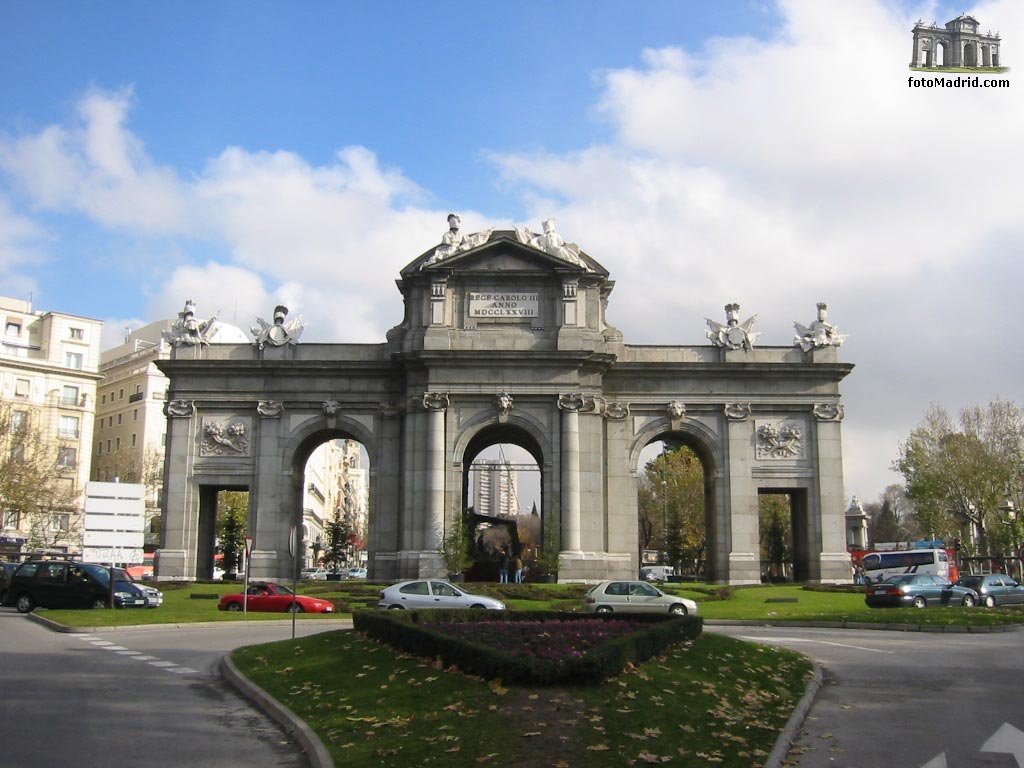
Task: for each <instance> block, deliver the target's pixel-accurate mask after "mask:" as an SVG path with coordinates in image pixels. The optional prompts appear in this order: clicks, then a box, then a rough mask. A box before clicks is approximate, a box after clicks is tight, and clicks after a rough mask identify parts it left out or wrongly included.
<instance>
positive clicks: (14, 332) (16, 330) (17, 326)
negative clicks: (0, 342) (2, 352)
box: [4, 317, 21, 338]
mask: <svg viewBox="0 0 1024 768" xmlns="http://www.w3.org/2000/svg"><path fill="white" fill-rule="evenodd" d="M4 336H13V337H14V338H18V337H19V336H21V320H18V319H17V318H13V317H8V318H7V323H6V325H4Z"/></svg>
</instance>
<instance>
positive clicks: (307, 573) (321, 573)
mask: <svg viewBox="0 0 1024 768" xmlns="http://www.w3.org/2000/svg"><path fill="white" fill-rule="evenodd" d="M300 576H301V577H302V578H303V579H313V580H315V581H327V569H326V568H303V569H302V573H301V574H300Z"/></svg>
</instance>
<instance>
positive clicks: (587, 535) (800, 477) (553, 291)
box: [157, 216, 852, 584]
mask: <svg viewBox="0 0 1024 768" xmlns="http://www.w3.org/2000/svg"><path fill="white" fill-rule="evenodd" d="M449 223H450V230H449V232H447V233H445V235H444V238H443V239H442V242H441V244H440V245H439V246H436V247H434V248H431V249H430V250H429V251H427V252H426V253H424V254H422V255H421V256H419V257H418V258H417V259H415V260H413V261H412V262H411V263H410V264H409V265H408V266H406V267H405V268H404V269H403V270H402V271H401V275H400V279H399V280H398V287H399V289H400V291H401V293H402V297H403V299H404V303H405V315H404V319H403V320H402V322H401V324H400V325H398V326H396V327H395V328H393V329H392V330H391V331H390V332H389V333H388V334H387V340H386V341H385V342H383V343H378V344H314V343H298V336H299V334H300V333H301V328H300V327H297V326H296V325H295V323H294V322H293V323H290V324H289V323H286V322H285V317H286V315H287V311H286V310H284V308H283V307H282V308H278V311H277V312H276V313H275V320H274V323H273V324H271V323H266V322H263V321H260V326H261V327H258V328H253V335H254V336H255V340H254V341H253V343H251V344H217V343H214V344H208V343H206V341H207V339H206V338H205V336H204V334H207V333H208V332H209V330H210V329H209V328H206V329H204V328H202V327H197V325H196V324H195V322H194V321H193V320H192V318H191V317H190V316H189V317H183V318H180V319H179V323H178V324H177V325H176V328H175V329H172V331H171V333H170V337H171V338H172V341H173V342H174V353H173V355H172V357H171V358H170V359H168V360H166V361H162V362H161V363H160V367H161V368H162V369H163V371H164V372H165V373H166V374H167V375H168V376H169V377H170V381H171V384H170V389H169V394H168V402H167V406H166V410H167V417H168V432H167V435H168V445H167V456H168V460H167V465H166V475H165V501H164V513H163V530H162V536H163V539H162V548H161V549H160V550H159V553H158V565H157V567H158V573H159V576H160V578H165V579H193V578H197V577H202V576H205V575H207V574H208V568H209V564H210V563H211V562H212V554H213V550H212V547H213V526H214V523H215V507H216V495H217V492H218V491H219V490H222V489H243V490H248V491H249V492H250V509H249V521H248V522H249V528H248V529H249V532H250V534H251V535H252V536H253V538H254V546H253V552H252V559H251V570H250V572H251V575H252V576H253V577H264V578H282V577H285V576H287V575H290V574H291V572H292V568H293V562H294V560H293V558H292V555H291V554H290V550H291V549H293V548H294V546H295V544H294V542H292V541H290V538H291V531H292V530H293V529H294V528H296V527H298V528H299V530H301V515H302V510H301V506H302V499H301V495H302V482H303V477H302V471H303V466H304V463H305V461H306V459H307V457H308V456H309V454H310V452H311V451H312V450H313V448H315V447H316V445H318V444H320V443H322V442H323V441H324V440H327V439H331V438H350V439H354V440H358V441H359V442H360V443H362V444H363V446H365V448H366V451H367V453H368V455H369V465H370V476H369V489H370V507H371V514H370V524H369V540H368V549H369V558H370V559H369V570H370V577H371V578H374V579H396V578H404V577H416V576H424V575H443V573H444V571H445V568H444V562H443V558H442V552H441V550H442V546H443V542H444V540H445V536H446V532H448V531H449V530H450V529H451V528H452V526H453V525H455V524H456V521H458V520H460V519H461V518H460V517H459V516H460V515H461V514H462V512H463V505H464V504H465V499H466V495H465V489H464V484H465V483H466V478H467V472H466V471H465V470H466V467H465V466H464V462H465V461H467V457H472V456H473V455H475V453H476V452H477V449H478V447H479V446H480V445H481V444H483V443H484V442H487V441H490V442H494V441H495V440H503V441H507V442H514V443H516V444H518V445H521V446H523V447H524V448H526V449H527V450H528V451H529V452H530V453H531V454H532V455H533V457H534V459H535V460H536V462H537V466H538V468H539V469H540V477H541V498H542V500H543V501H542V504H543V507H544V509H543V510H542V513H543V514H542V518H543V523H542V525H543V526H544V541H545V542H546V546H551V547H556V548H557V549H558V551H559V558H558V560H559V567H558V576H559V579H560V580H561V581H580V580H593V579H598V578H606V577H607V578H612V577H614V578H622V577H631V576H633V575H634V574H635V573H636V572H637V569H638V566H639V563H638V555H639V553H638V523H637V478H638V475H639V474H641V473H642V472H643V467H642V466H641V459H640V454H641V451H642V450H643V448H644V447H645V446H646V445H648V444H649V443H651V442H652V441H654V440H665V441H667V442H669V443H672V444H686V445H688V446H690V447H691V448H692V449H693V450H694V451H695V452H696V453H697V455H698V456H699V457H700V459H701V461H702V463H703V465H704V472H705V489H706V491H705V493H706V501H707V507H708V515H707V519H708V531H707V538H708V572H709V574H708V575H709V577H710V578H712V579H713V580H716V581H720V582H729V583H736V584H739V583H752V582H757V581H759V580H760V577H761V571H760V557H759V546H758V495H759V494H760V493H766V492H784V493H787V494H789V495H790V496H791V498H792V500H793V507H792V508H793V529H794V536H793V542H794V550H795V552H794V559H795V569H796V573H797V575H798V576H800V577H802V578H806V579H810V580H820V581H833V580H846V579H848V578H849V577H850V565H849V563H850V561H849V557H848V556H847V553H846V550H845V533H844V532H845V521H844V508H845V505H844V498H843V482H842V478H843V472H842V451H841V440H840V427H841V421H842V417H843V408H842V405H841V404H840V393H839V382H840V381H841V380H842V379H843V377H845V376H846V375H847V374H848V373H849V372H850V370H851V369H852V365H850V364H846V363H841V362H839V359H838V347H839V345H840V343H841V342H842V339H843V337H841V336H839V335H838V334H837V333H835V327H834V326H833V325H831V324H830V323H828V321H827V320H826V319H825V305H823V304H822V305H819V310H818V317H817V319H816V320H815V321H814V322H812V323H811V325H810V326H807V327H804V326H802V325H799V324H797V331H798V334H797V336H796V338H795V340H794V343H793V344H792V345H791V346H787V347H760V346H756V345H755V342H756V338H757V336H758V334H757V333H756V332H754V331H753V330H752V327H753V319H752V318H751V319H749V320H747V321H745V322H741V320H740V315H739V307H738V306H737V305H735V304H730V305H728V306H726V316H725V322H723V323H718V322H715V321H712V320H708V321H707V324H708V330H707V335H708V337H709V339H710V342H711V343H710V344H707V345H704V346H633V345H629V344H626V343H625V341H624V339H623V335H622V333H621V332H620V331H618V330H617V329H616V328H614V327H613V326H611V325H610V324H609V322H608V318H607V316H606V308H607V305H608V303H609V298H610V296H611V292H612V288H613V286H614V282H613V281H612V280H611V279H610V277H609V273H608V271H607V270H606V269H605V268H604V267H603V266H602V265H601V264H599V263H598V262H597V261H595V260H594V259H593V258H592V257H591V256H590V255H589V254H587V253H585V252H584V251H582V250H580V249H579V248H578V247H577V246H575V245H574V244H571V243H565V242H564V241H563V240H562V238H561V237H560V236H559V235H558V233H557V232H555V230H554V223H553V222H552V221H550V220H549V221H547V222H545V223H544V228H543V231H542V232H541V233H534V232H531V231H529V230H527V229H516V230H506V231H487V232H480V233H475V234H471V235H466V234H463V233H462V232H461V231H460V230H459V220H458V217H456V216H452V217H449Z"/></svg>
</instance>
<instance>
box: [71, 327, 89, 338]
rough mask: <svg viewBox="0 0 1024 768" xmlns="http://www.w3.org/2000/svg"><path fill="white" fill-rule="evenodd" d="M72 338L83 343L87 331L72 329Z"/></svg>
mask: <svg viewBox="0 0 1024 768" xmlns="http://www.w3.org/2000/svg"><path fill="white" fill-rule="evenodd" d="M69 330H70V331H71V338H72V339H76V340H78V341H81V340H82V339H84V338H85V330H84V329H83V328H71V329H69Z"/></svg>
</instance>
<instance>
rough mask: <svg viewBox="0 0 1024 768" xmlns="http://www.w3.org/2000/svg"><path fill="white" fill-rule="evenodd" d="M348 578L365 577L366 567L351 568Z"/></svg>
mask: <svg viewBox="0 0 1024 768" xmlns="http://www.w3.org/2000/svg"><path fill="white" fill-rule="evenodd" d="M346 578H349V579H365V578H366V569H365V568H349V569H348V574H347V576H346Z"/></svg>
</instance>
